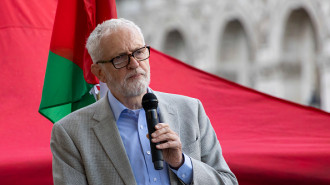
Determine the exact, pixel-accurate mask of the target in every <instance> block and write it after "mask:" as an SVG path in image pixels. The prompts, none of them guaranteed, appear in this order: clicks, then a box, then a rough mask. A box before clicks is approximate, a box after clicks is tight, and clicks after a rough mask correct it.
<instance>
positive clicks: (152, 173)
mask: <svg viewBox="0 0 330 185" xmlns="http://www.w3.org/2000/svg"><path fill="white" fill-rule="evenodd" d="M146 123H147V122H146V117H145V112H144V110H142V111H140V115H139V121H138V128H139V129H138V130H139V131H138V132H139V136H140V137H139V138H140V144H141V146H142V149H143V155H144V159H145V161H146V165H147V170H148V172H149V181H150V184H162V183H161V179H160V175H159V172H158V171H157V170H155V168H154V164H153V162H152V155H151V149H150V141H149V139H148V138H147V136H146V135H147V134H148V127H147V125H146Z"/></svg>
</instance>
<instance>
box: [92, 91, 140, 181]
mask: <svg viewBox="0 0 330 185" xmlns="http://www.w3.org/2000/svg"><path fill="white" fill-rule="evenodd" d="M97 103H98V106H97V108H96V111H95V114H94V116H93V118H94V119H95V120H96V121H98V124H96V125H95V126H94V127H93V128H92V129H93V130H94V133H95V135H96V136H97V138H98V140H99V141H100V143H101V145H102V146H103V148H104V150H105V152H106V153H107V155H108V157H109V158H110V160H111V162H112V163H113V165H114V167H115V168H116V170H117V172H118V174H119V176H120V177H121V179H122V180H123V182H124V183H125V184H127V185H131V184H136V181H135V178H134V174H133V171H132V168H131V167H130V166H131V165H130V163H129V159H128V157H127V155H123V154H126V151H125V147H124V144H123V142H122V140H121V137H120V134H119V131H118V128H117V125H116V119H115V117H114V115H113V113H112V110H111V108H110V105H109V101H108V97H107V96H105V97H103V98H102V99H100V100H99V101H98V102H97Z"/></svg>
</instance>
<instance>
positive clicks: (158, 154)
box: [146, 109, 164, 170]
mask: <svg viewBox="0 0 330 185" xmlns="http://www.w3.org/2000/svg"><path fill="white" fill-rule="evenodd" d="M146 118H147V125H148V131H149V140H150V148H151V155H152V162H153V163H154V167H155V169H156V170H162V169H163V167H164V162H163V161H164V159H163V153H162V151H161V150H159V149H157V148H156V145H157V144H160V143H153V142H152V141H151V134H152V133H154V132H155V131H156V129H155V126H156V125H157V124H158V114H157V111H156V109H149V110H147V111H146Z"/></svg>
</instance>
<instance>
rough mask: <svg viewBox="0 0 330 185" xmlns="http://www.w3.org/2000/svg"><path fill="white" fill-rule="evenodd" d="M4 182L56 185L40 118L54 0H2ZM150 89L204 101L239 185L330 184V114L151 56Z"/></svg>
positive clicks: (0, 144) (0, 159)
mask: <svg viewBox="0 0 330 185" xmlns="http://www.w3.org/2000/svg"><path fill="white" fill-rule="evenodd" d="M0 11H1V12H2V14H1V15H2V18H1V19H0V56H1V58H0V61H1V69H2V70H1V73H0V75H1V76H0V77H1V78H0V82H1V91H0V102H1V106H0V112H1V116H0V184H4V185H6V184H10V185H13V184H34V185H35V184H40V185H45V184H52V176H51V152H50V148H49V140H50V132H51V127H52V124H51V123H50V122H49V121H48V120H46V119H45V118H44V117H42V116H41V115H39V114H38V107H39V103H40V98H41V92H42V84H43V79H44V73H45V69H46V63H47V56H48V51H49V43H50V38H51V31H52V25H53V21H54V20H53V19H54V16H55V11H56V0H47V1H39V0H29V1H20V0H2V1H0ZM150 65H151V76H152V77H151V78H152V82H151V87H152V88H153V89H154V90H159V91H164V92H171V93H177V94H184V95H188V96H192V97H196V98H199V99H201V101H202V102H203V105H204V107H205V109H206V112H207V114H208V115H209V117H210V119H211V122H212V125H213V127H214V128H215V130H216V132H217V136H218V138H219V140H220V142H221V145H222V148H223V151H224V156H225V158H226V160H227V162H228V163H229V166H230V167H231V169H232V170H233V171H234V173H235V174H236V175H237V177H238V180H239V183H240V184H241V185H250V184H251V185H252V184H254V185H257V184H260V185H262V184H267V185H270V184H281V185H285V184H287V185H289V184H290V185H291V184H306V185H307V184H321V185H322V184H324V185H325V184H330V176H329V174H330V115H329V114H328V113H325V112H322V111H319V110H316V109H313V108H308V107H304V106H300V105H297V104H293V103H289V102H286V101H283V100H280V99H276V98H273V97H270V96H267V95H264V94H261V93H258V92H255V91H253V90H250V89H247V88H244V87H241V86H238V85H235V84H233V83H230V82H228V81H226V80H223V79H220V78H218V77H215V76H212V75H210V74H207V73H205V72H202V71H199V70H196V69H194V68H191V67H189V66H187V65H185V64H183V63H181V62H179V61H176V60H175V59H172V58H170V57H167V56H165V55H163V54H161V53H159V52H157V51H155V50H152V56H151V59H150Z"/></svg>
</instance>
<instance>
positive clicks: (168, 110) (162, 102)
mask: <svg viewBox="0 0 330 185" xmlns="http://www.w3.org/2000/svg"><path fill="white" fill-rule="evenodd" d="M154 93H155V95H156V97H157V99H158V108H159V119H160V122H161V123H168V124H169V125H170V128H171V129H172V130H173V131H174V132H176V133H177V134H179V135H180V123H178V121H179V120H178V119H177V116H178V115H177V114H178V113H177V110H176V109H175V108H173V106H170V105H169V104H168V103H167V102H168V100H166V99H164V98H163V96H162V94H160V93H157V92H154Z"/></svg>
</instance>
